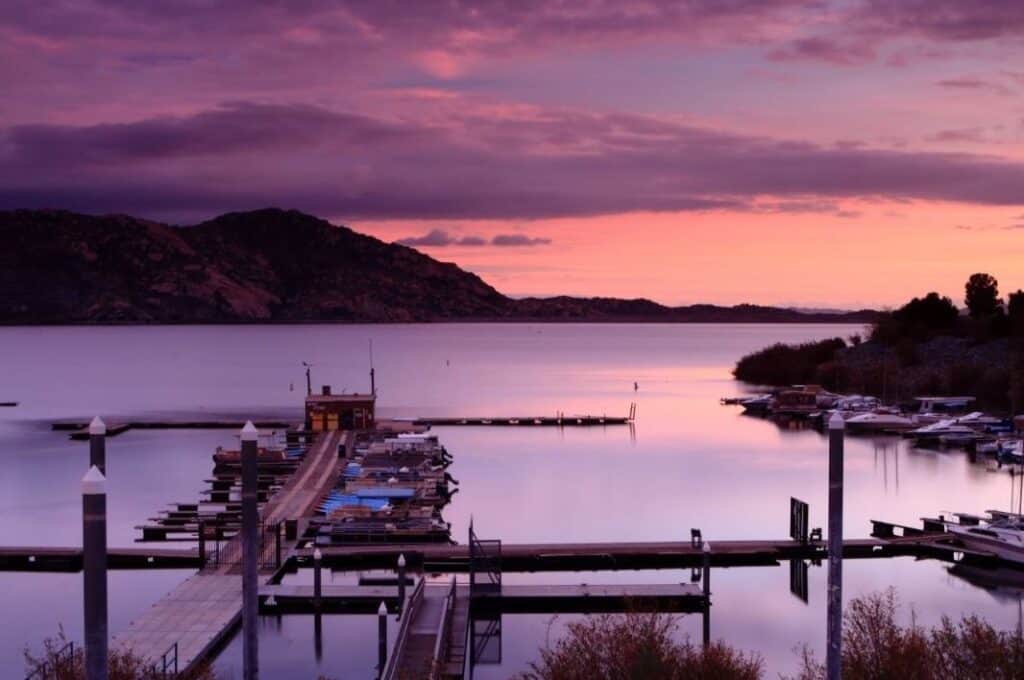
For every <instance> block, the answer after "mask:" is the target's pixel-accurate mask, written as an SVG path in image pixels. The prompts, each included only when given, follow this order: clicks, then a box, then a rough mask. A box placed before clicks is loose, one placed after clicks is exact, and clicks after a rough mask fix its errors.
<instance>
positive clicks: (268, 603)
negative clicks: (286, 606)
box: [263, 593, 277, 607]
mask: <svg viewBox="0 0 1024 680" xmlns="http://www.w3.org/2000/svg"><path fill="white" fill-rule="evenodd" d="M263 604H265V605H266V606H268V607H276V606H277V598H275V597H274V594H273V593H271V594H270V597H268V598H267V599H266V600H265V601H264V602H263Z"/></svg>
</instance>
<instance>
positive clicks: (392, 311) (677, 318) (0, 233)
mask: <svg viewBox="0 0 1024 680" xmlns="http://www.w3.org/2000/svg"><path fill="white" fill-rule="evenodd" d="M0 238H2V243H3V244H4V245H5V248H4V249H3V250H0V289H2V290H3V291H4V295H2V296H0V323H7V324H36V323H47V324H90V323H98V324H103V323H222V322H223V323H234V322H296V321H342V322H411V321H456V320H460V321H497V320H507V321H520V320H537V321H673V322H822V321H834V322H862V321H870V320H872V319H873V318H874V317H875V313H874V312H871V311H861V312H851V313H846V314H806V313H802V312H798V311H795V310H790V309H781V308H775V307H758V306H754V305H738V306H736V307H717V306H714V305H692V306H688V307H667V306H664V305H660V304H657V303H655V302H652V301H650V300H644V299H637V300H619V299H614V298H573V297H554V298H543V299H541V298H527V299H523V300H515V299H512V298H509V297H506V296H504V295H502V294H501V293H499V292H498V291H496V290H495V289H494V288H492V287H491V286H489V285H487V284H486V283H485V282H484V281H483V280H481V279H480V277H478V276H476V275H475V274H472V273H470V272H466V271H464V270H462V269H460V268H459V267H457V266H456V265H454V264H450V263H444V262H438V261H437V260H435V259H433V258H431V257H428V256H426V255H424V254H422V253H420V252H418V251H416V250H414V249H412V248H408V247H406V246H401V245H397V244H389V243H384V242H383V241H380V240H378V239H375V238H372V237H370V236H365V235H363V234H359V233H356V232H354V231H352V230H351V229H348V228H346V227H343V226H335V225H331V224H330V223H328V222H326V221H324V220H321V219H318V218H316V217H312V216H310V215H305V214H303V213H300V212H297V211H286V210H277V209H266V210H257V211H252V212H244V213H230V214H227V215H222V216H220V217H217V218H215V219H213V220H210V221H208V222H203V223H201V224H198V225H195V226H193V227H174V226H170V225H166V224H159V223H156V222H150V221H147V220H141V219H137V218H134V217H128V216H122V215H108V216H102V217H97V216H90V215H81V214H76V213H71V212H65V211H36V210H16V211H10V212H0Z"/></svg>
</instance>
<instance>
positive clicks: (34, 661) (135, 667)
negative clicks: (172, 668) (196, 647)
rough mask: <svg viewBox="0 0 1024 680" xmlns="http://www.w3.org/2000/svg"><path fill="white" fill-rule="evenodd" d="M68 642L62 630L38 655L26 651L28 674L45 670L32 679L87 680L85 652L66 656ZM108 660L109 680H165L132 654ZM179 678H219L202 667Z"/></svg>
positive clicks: (119, 654)
mask: <svg viewBox="0 0 1024 680" xmlns="http://www.w3.org/2000/svg"><path fill="white" fill-rule="evenodd" d="M67 643H68V639H67V636H66V635H65V634H64V629H63V628H61V629H60V630H59V631H58V633H57V635H56V636H55V637H51V638H46V640H44V641H43V651H42V652H40V653H39V654H38V655H37V654H35V653H33V652H31V651H29V650H27V649H26V650H25V652H24V656H25V675H29V674H30V673H33V672H36V671H37V670H38V669H40V668H41V667H43V669H44V670H43V671H42V672H38V673H37V674H36V675H34V676H32V678H33V680H85V650H84V649H83V648H82V647H80V646H77V645H76V646H75V653H74V654H73V655H68V654H64V653H62V652H61V650H63V649H64V648H65V647H66V646H67ZM108 658H109V661H108V663H109V666H108V669H109V675H108V678H109V680H163V679H164V678H165V677H167V676H164V675H163V674H162V673H159V672H157V670H156V669H154V668H152V667H149V666H147V665H146V664H145V662H144V661H143V660H142V659H141V658H139V657H138V656H136V655H134V654H132V653H131V652H123V651H119V650H113V649H112V650H110V654H109V657H108ZM178 677H180V678H182V680H216V677H217V676H216V675H215V674H214V673H213V671H212V670H210V669H209V668H208V667H203V668H200V669H199V670H198V671H196V672H195V673H192V674H190V675H184V674H182V675H180V676H178Z"/></svg>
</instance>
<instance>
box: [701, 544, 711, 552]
mask: <svg viewBox="0 0 1024 680" xmlns="http://www.w3.org/2000/svg"><path fill="white" fill-rule="evenodd" d="M703 550H704V552H706V553H709V552H711V544H710V543H708V542H707V541H704V547H703Z"/></svg>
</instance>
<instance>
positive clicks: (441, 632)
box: [430, 576, 457, 680]
mask: <svg viewBox="0 0 1024 680" xmlns="http://www.w3.org/2000/svg"><path fill="white" fill-rule="evenodd" d="M456 592H457V589H456V587H455V577H454V576H452V581H451V585H450V586H449V587H448V595H447V596H446V597H445V598H444V604H443V605H442V608H441V620H440V621H438V622H437V639H435V640H434V661H433V663H432V664H431V666H430V680H439V678H441V676H442V675H443V674H444V665H445V664H446V663H447V662H448V648H449V645H448V637H449V635H450V634H451V630H452V615H453V614H454V613H455V597H456Z"/></svg>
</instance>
